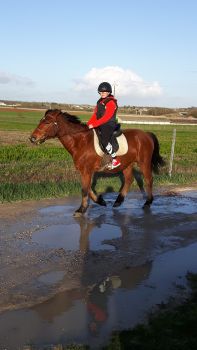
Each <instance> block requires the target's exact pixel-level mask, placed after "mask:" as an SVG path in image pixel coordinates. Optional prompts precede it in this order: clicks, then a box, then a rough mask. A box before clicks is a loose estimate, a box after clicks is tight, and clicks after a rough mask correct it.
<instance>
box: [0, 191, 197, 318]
mask: <svg viewBox="0 0 197 350" xmlns="http://www.w3.org/2000/svg"><path fill="white" fill-rule="evenodd" d="M182 190H183V189H178V188H177V189H174V191H172V189H171V190H170V192H169V191H164V192H163V193H160V194H159V193H158V194H157V195H156V198H155V202H154V203H153V205H152V208H151V209H150V211H147V212H146V211H143V210H142V209H141V205H142V204H143V201H142V199H141V196H140V194H139V193H137V192H136V193H135V192H134V193H130V194H129V196H128V197H127V199H126V201H125V203H124V204H123V206H122V207H121V208H119V209H116V210H115V209H112V203H113V200H114V199H115V194H110V195H108V197H107V195H106V199H107V201H108V206H107V208H102V207H99V206H97V205H95V204H91V205H90V208H89V210H88V212H87V214H86V215H85V216H84V217H82V218H74V217H73V212H74V210H75V208H77V206H78V204H79V201H80V199H79V198H78V197H73V198H69V199H60V200H56V199H55V200H43V201H27V202H17V203H13V204H9V203H8V204H1V205H0V213H1V214H0V215H1V246H0V256H1V258H0V260H1V269H0V281H1V283H0V311H3V310H10V309H13V308H14V309H16V308H19V307H27V306H28V307H29V306H31V305H34V304H36V303H40V302H42V301H43V300H46V299H48V298H50V297H51V296H52V295H55V294H56V293H57V292H60V291H63V290H66V289H71V288H74V287H79V286H82V285H83V286H84V287H85V288H86V287H87V286H88V287H89V288H90V289H91V287H92V286H93V285H94V284H95V283H96V282H97V281H98V280H101V281H102V280H104V279H105V278H106V277H107V276H109V275H113V274H117V272H118V271H119V270H121V269H123V268H124V267H127V266H133V265H134V266H136V265H143V264H144V263H146V262H147V261H150V260H151V259H153V258H154V256H155V255H156V254H159V253H161V252H164V251H166V250H168V249H171V248H174V247H176V246H180V245H181V246H182V245H184V244H188V241H189V242H190V241H191V242H192V241H193V240H194V241H195V239H196V233H197V232H196V226H195V224H196V222H195V220H196V214H195V213H194V212H193V209H191V206H193V205H194V202H196V198H193V197H192V193H193V191H191V188H190V191H189V193H188V192H187V193H188V195H186V196H184V197H183V196H182V194H183V193H184V192H182ZM187 190H188V189H187ZM180 191H181V192H180ZM187 196H188V197H187ZM183 198H184V200H183ZM187 198H189V199H188V201H187ZM185 201H186V203H185ZM187 202H188V203H187ZM190 202H191V203H190ZM166 205H167V206H168V205H169V206H172V210H171V211H170V210H169V212H168V210H167V211H166V208H163V211H164V212H162V210H161V211H160V209H159V207H160V206H164V207H165V206H166ZM187 206H188V210H187ZM183 207H184V210H183ZM192 208H193V207H192ZM190 209H191V213H190ZM185 210H186V212H184V211H185ZM182 211H183V212H182ZM95 229H97V231H98V235H100V236H98V237H100V240H101V242H100V249H98V250H97V249H96V250H95V249H93V250H92V249H91V247H90V242H89V238H90V236H91V232H93V231H95ZM111 229H112V231H113V230H114V237H113V234H112V236H111V237H110V238H109V239H108V235H107V231H108V230H111ZM131 230H132V232H131ZM185 230H187V235H186V234H185ZM116 231H117V234H116ZM63 235H65V237H63ZM98 237H97V238H95V239H98ZM61 239H62V242H61ZM58 240H60V241H59V242H60V243H58ZM72 240H73V242H72ZM77 240H78V241H77ZM108 243H109V246H108V247H107V248H106V250H105V249H103V247H102V244H108ZM93 244H94V243H93ZM109 247H112V248H113V249H112V248H110V249H109ZM106 266H107V270H106ZM58 270H59V271H60V270H61V271H62V270H63V271H65V276H66V277H65V278H64V279H63V280H61V281H60V282H59V283H55V285H51V286H50V287H49V288H48V287H47V288H46V286H43V285H42V283H41V284H40V283H39V277H40V276H42V275H44V274H47V273H49V272H51V271H58Z"/></svg>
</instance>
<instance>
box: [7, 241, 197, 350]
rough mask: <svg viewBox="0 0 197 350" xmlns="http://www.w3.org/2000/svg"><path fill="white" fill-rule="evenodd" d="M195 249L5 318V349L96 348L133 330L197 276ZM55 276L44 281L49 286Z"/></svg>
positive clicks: (160, 258)
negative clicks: (75, 344) (118, 332)
mask: <svg viewBox="0 0 197 350" xmlns="http://www.w3.org/2000/svg"><path fill="white" fill-rule="evenodd" d="M196 250H197V243H195V244H192V245H190V246H188V247H185V248H180V249H177V250H175V251H171V252H168V253H165V254H162V255H160V256H158V257H157V258H156V259H155V261H154V262H153V263H149V264H146V265H143V266H138V267H130V268H127V269H123V270H122V271H121V272H120V273H119V274H118V275H114V276H109V277H108V278H106V279H105V280H104V281H102V282H101V283H100V284H97V285H95V286H94V287H93V289H92V290H91V291H89V292H87V290H83V288H82V289H73V290H69V291H67V292H62V293H59V294H57V295H56V296H55V297H53V298H52V299H50V300H48V301H47V302H45V303H42V304H40V305H37V306H35V307H33V308H31V309H27V310H19V311H12V312H6V313H4V314H1V315H0V344H1V345H2V346H3V347H5V348H8V349H9V350H11V349H13V350H14V349H16V348H19V347H21V349H23V347H24V346H25V345H28V344H31V345H35V346H42V345H45V346H46V345H47V344H48V345H49V344H68V343H71V342H82V343H88V344H89V345H90V346H91V348H92V349H94V348H96V347H97V346H98V345H99V344H103V343H104V342H105V341H106V340H107V339H108V337H109V336H110V333H111V331H112V330H113V329H124V328H128V327H132V326H134V325H136V324H137V323H138V322H141V321H143V320H144V318H145V317H146V315H147V312H148V311H150V310H151V309H152V308H153V307H154V306H155V305H156V304H159V303H161V302H165V301H167V300H168V297H169V296H172V295H176V296H177V295H179V294H180V295H181V294H182V293H183V291H184V288H185V287H186V281H185V277H184V276H185V274H186V273H187V272H188V271H192V272H197V266H196ZM62 274H63V272H60V273H59V274H58V273H57V272H56V276H55V277H56V278H58V279H59V278H62ZM51 277H53V278H54V276H50V275H48V276H47V275H46V276H45V277H44V276H42V277H41V280H42V281H43V282H44V283H48V281H50V278H51ZM175 285H177V286H178V287H179V288H176V287H175ZM11 334H12V336H10V335H11Z"/></svg>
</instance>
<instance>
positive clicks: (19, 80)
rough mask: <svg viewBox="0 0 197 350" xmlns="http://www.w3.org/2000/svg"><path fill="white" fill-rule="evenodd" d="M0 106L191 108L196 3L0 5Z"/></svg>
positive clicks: (195, 102) (34, 1)
mask: <svg viewBox="0 0 197 350" xmlns="http://www.w3.org/2000/svg"><path fill="white" fill-rule="evenodd" d="M0 11H1V12H0V13H1V17H0V18H1V20H0V33H1V36H0V38H1V39H0V48H1V54H0V100H1V99H13V100H24V101H49V102H64V103H76V104H81V103H82V104H86V103H87V104H94V103H95V102H96V100H97V99H98V94H97V86H98V84H99V83H100V82H102V81H109V82H110V83H111V84H112V85H113V86H114V85H115V89H116V97H117V98H118V103H119V105H125V104H126V105H146V106H164V107H191V106H197V98H196V91H197V21H196V14H197V1H196V0H121V1H120V0H113V1H112V0H108V1H102V2H101V1H100V2H96V1H92V0H91V1H90V0H83V1H80V0H72V1H66V0H53V1H52V0H17V1H16V0H6V1H3V0H2V1H0Z"/></svg>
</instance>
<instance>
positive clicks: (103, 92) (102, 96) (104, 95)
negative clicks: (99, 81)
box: [99, 91, 110, 98]
mask: <svg viewBox="0 0 197 350" xmlns="http://www.w3.org/2000/svg"><path fill="white" fill-rule="evenodd" d="M99 94H100V95H101V98H106V97H107V96H109V95H110V92H107V91H101V92H99Z"/></svg>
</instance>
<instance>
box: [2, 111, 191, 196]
mask: <svg viewBox="0 0 197 350" xmlns="http://www.w3.org/2000/svg"><path fill="white" fill-rule="evenodd" d="M43 114H44V111H32V110H15V109H12V110H5V109H2V110H1V109H0V201H1V202H5V201H15V200H24V199H40V198H51V197H61V196H65V195H70V194H78V193H80V190H81V187H80V178H79V174H78V173H77V171H76V170H75V168H74V165H73V162H72V159H71V157H70V155H69V154H68V153H67V151H65V149H64V148H63V147H62V145H61V144H60V142H59V141H58V140H56V141H55V140H52V141H48V142H46V143H45V144H43V145H40V146H37V147H35V146H32V145H31V144H30V142H29V140H28V137H29V134H30V132H31V131H33V129H34V128H35V127H36V125H37V124H38V121H39V120H40V118H41V117H42V116H43ZM72 114H76V113H72ZM79 117H80V118H81V119H82V120H83V121H85V120H87V119H88V118H89V114H80V113H79ZM122 127H124V124H123V125H122ZM126 127H128V125H126ZM132 128H141V129H143V130H147V131H152V132H154V133H155V134H156V135H157V137H158V139H159V142H160V147H161V154H162V155H163V156H164V158H165V159H166V160H167V161H168V160H169V157H170V152H171V141H172V132H173V128H174V126H163V125H154V126H153V125H141V126H140V125H136V126H135V125H132ZM176 130H177V137H176V146H175V158H174V163H173V173H172V177H171V178H169V176H168V165H167V166H166V167H165V168H164V169H162V172H161V174H160V175H159V176H155V179H154V183H155V186H160V185H168V184H190V183H193V182H195V181H196V179H197V176H196V173H197V165H196V163H197V162H196V160H197V126H185V125H184V126H176ZM13 132H14V134H13ZM16 135H17V142H16V138H15V136H16ZM20 136H21V138H20ZM22 136H23V139H22ZM4 137H6V139H7V140H9V141H7V142H6V143H5V142H4V139H3V138H4ZM20 139H21V141H20ZM120 185H121V182H120V180H119V178H118V177H113V178H107V179H106V178H100V179H99V180H98V182H97V185H96V190H97V191H98V192H104V191H105V190H106V188H107V187H111V188H112V189H113V190H115V191H118V190H119V187H120ZM134 186H136V184H134Z"/></svg>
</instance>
